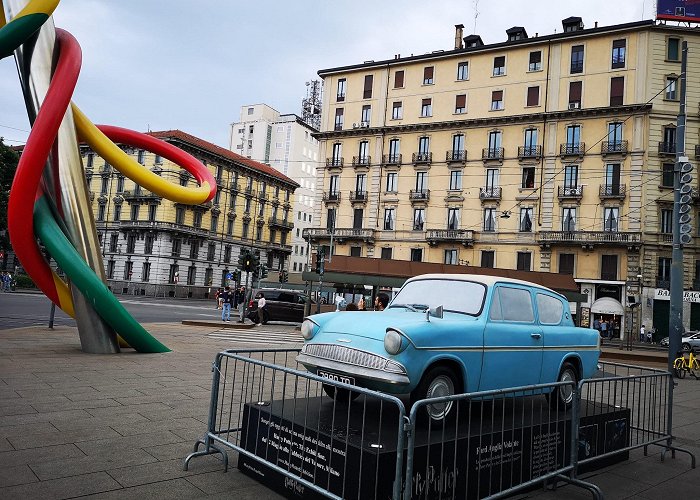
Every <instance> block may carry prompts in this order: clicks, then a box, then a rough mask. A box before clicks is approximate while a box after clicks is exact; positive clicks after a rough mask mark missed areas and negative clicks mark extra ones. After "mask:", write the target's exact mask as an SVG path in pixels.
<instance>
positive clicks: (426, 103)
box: [420, 99, 433, 118]
mask: <svg viewBox="0 0 700 500" xmlns="http://www.w3.org/2000/svg"><path fill="white" fill-rule="evenodd" d="M420 115H421V117H423V118H425V117H426V116H433V100H432V99H423V100H422V101H421V107H420Z"/></svg>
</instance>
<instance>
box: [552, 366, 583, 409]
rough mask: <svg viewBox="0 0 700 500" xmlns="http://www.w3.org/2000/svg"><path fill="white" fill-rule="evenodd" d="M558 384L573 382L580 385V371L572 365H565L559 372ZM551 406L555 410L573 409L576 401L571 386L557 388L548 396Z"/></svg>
mask: <svg viewBox="0 0 700 500" xmlns="http://www.w3.org/2000/svg"><path fill="white" fill-rule="evenodd" d="M557 382H573V383H574V384H578V371H577V370H576V368H575V367H574V365H572V364H571V363H568V362H567V363H564V365H563V366H562V367H561V371H560V372H559V377H558V378H557ZM547 399H548V401H549V406H551V407H552V409H554V410H564V409H568V408H571V405H572V403H573V401H574V391H573V388H572V387H571V386H570V385H564V386H560V387H557V388H555V389H554V390H553V391H552V392H550V393H549V394H547Z"/></svg>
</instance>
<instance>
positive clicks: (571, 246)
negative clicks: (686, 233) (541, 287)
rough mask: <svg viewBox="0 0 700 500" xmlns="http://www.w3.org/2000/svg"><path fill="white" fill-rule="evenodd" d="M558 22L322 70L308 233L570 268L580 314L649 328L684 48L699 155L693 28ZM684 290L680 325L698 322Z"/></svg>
mask: <svg viewBox="0 0 700 500" xmlns="http://www.w3.org/2000/svg"><path fill="white" fill-rule="evenodd" d="M562 26H563V30H562V32H561V33H556V34H551V35H539V34H535V36H528V34H527V32H526V29H525V28H523V27H513V28H511V29H509V30H507V31H506V41H504V42H502V43H495V44H490V45H485V44H484V43H483V42H482V39H481V38H480V37H479V36H477V35H470V36H467V37H463V33H462V29H463V27H462V25H457V26H456V33H455V46H454V48H453V49H450V50H436V51H433V52H430V53H427V54H422V55H411V56H410V57H405V56H404V57H402V56H401V55H395V56H394V58H393V59H389V60H384V61H366V62H364V63H362V64H357V65H352V66H343V67H337V68H330V69H323V70H321V71H319V75H320V76H321V77H322V78H323V81H324V88H325V92H324V102H323V117H322V126H321V133H320V135H319V136H318V137H319V139H320V148H321V149H320V155H321V158H322V159H325V163H324V165H323V166H322V167H320V168H319V172H318V181H317V201H318V203H316V207H317V214H316V216H315V217H314V219H315V221H317V225H316V227H315V228H313V229H310V230H308V231H306V235H307V238H308V239H309V240H310V241H311V242H312V244H313V245H317V246H318V245H322V246H329V245H330V241H331V236H332V237H333V252H334V253H336V254H340V255H353V256H362V257H373V258H382V259H397V260H414V261H425V262H441V263H448V264H457V265H459V264H464V265H467V264H469V265H476V266H482V267H499V268H505V269H519V270H533V271H548V272H555V273H568V274H572V275H573V276H574V278H575V280H576V281H577V282H578V283H579V284H580V287H581V291H582V292H583V293H585V294H587V295H588V297H589V299H588V302H587V303H584V304H583V306H584V307H586V308H588V314H587V317H588V319H587V320H586V318H580V319H582V320H583V322H584V323H585V322H586V321H588V322H589V323H590V324H592V323H593V321H594V319H596V318H597V319H600V320H602V319H606V320H608V321H609V322H613V323H615V324H616V325H617V327H618V329H620V330H622V331H624V330H625V328H628V329H633V330H636V329H637V328H638V326H639V324H640V321H641V322H644V323H645V324H646V327H647V328H649V327H650V325H651V324H652V323H653V324H654V326H656V327H657V328H658V329H659V330H660V335H661V333H662V332H663V331H665V329H666V328H667V323H668V300H666V299H667V297H666V295H667V294H665V293H664V291H665V290H668V279H669V274H670V256H671V245H670V233H671V224H670V212H669V210H670V209H672V205H671V204H669V202H670V201H671V200H672V198H673V191H672V170H669V168H672V166H673V162H674V161H675V160H674V155H675V138H676V136H675V131H676V115H677V113H678V110H679V92H680V88H679V85H678V78H679V75H680V66H681V63H680V61H681V46H682V42H683V41H687V42H688V44H689V64H688V75H689V76H688V81H689V88H688V96H687V104H688V110H689V113H688V124H687V133H686V154H687V155H688V156H691V157H692V158H696V157H697V153H698V146H697V145H698V143H699V142H698V133H699V127H700V121H699V120H698V109H699V108H698V104H699V102H700V93H699V92H698V86H697V82H698V81H700V74H699V73H700V33H698V32H697V30H693V29H689V28H681V27H677V26H670V25H663V24H658V23H656V22H654V21H641V22H635V23H629V24H621V25H616V26H607V27H598V26H597V24H596V26H595V27H593V28H589V29H586V28H585V27H584V24H583V22H582V20H581V19H580V18H577V17H572V18H568V19H565V20H564V21H562ZM691 153H692V154H691ZM696 212H697V210H696ZM694 224H696V227H697V223H696V222H695V221H694ZM696 234H698V233H697V232H696ZM695 240H697V238H695ZM696 261H700V256H698V252H697V247H696V245H695V243H693V244H692V245H688V246H686V263H685V264H686V283H685V285H686V288H687V289H695V290H700V287H699V286H698V285H700V274H699V272H700V268H699V267H698V265H696ZM687 295H688V300H689V302H688V303H687V304H686V306H687V313H686V316H685V318H686V327H693V328H699V329H700V303H695V302H693V300H694V299H693V297H694V296H693V295H692V294H687ZM699 295H700V294H699ZM630 296H632V297H630ZM698 300H700V299H698ZM630 302H632V303H639V302H641V307H636V306H635V307H629V306H630ZM664 315H665V318H664ZM664 323H665V324H664Z"/></svg>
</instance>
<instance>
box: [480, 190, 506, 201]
mask: <svg viewBox="0 0 700 500" xmlns="http://www.w3.org/2000/svg"><path fill="white" fill-rule="evenodd" d="M479 199H480V200H481V201H488V200H496V201H500V199H501V188H500V187H485V188H479Z"/></svg>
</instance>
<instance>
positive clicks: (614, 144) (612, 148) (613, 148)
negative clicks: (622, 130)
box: [600, 141, 627, 156]
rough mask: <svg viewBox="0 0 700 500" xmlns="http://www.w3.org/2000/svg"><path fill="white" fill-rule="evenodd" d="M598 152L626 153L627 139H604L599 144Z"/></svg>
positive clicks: (608, 153) (606, 153)
mask: <svg viewBox="0 0 700 500" xmlns="http://www.w3.org/2000/svg"><path fill="white" fill-rule="evenodd" d="M600 153H601V154H602V155H603V156H605V155H626V154H627V141H604V142H603V143H602V144H601V145H600Z"/></svg>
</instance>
